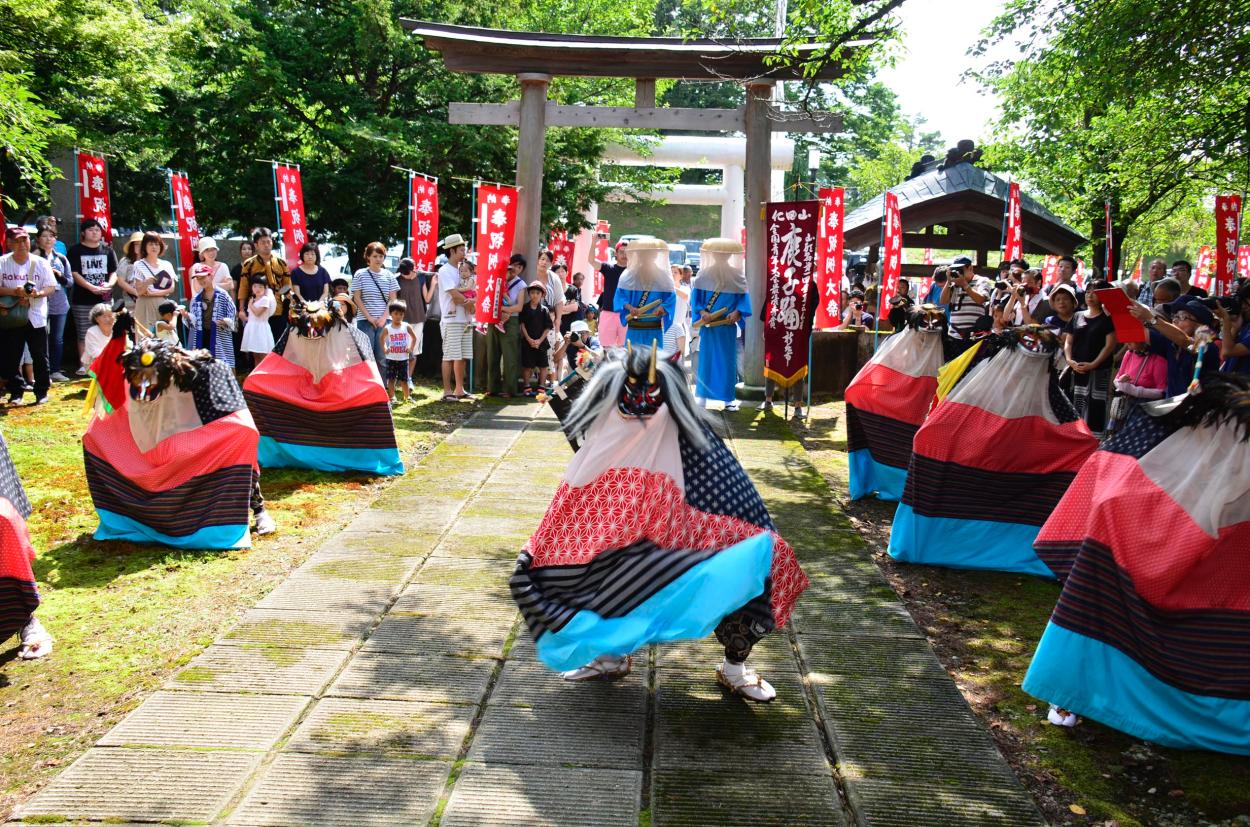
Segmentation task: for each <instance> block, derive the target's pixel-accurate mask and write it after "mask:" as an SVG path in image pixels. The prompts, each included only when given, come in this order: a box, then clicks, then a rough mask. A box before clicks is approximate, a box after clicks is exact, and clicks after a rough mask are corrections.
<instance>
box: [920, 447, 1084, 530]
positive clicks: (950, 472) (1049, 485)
mask: <svg viewBox="0 0 1250 827" xmlns="http://www.w3.org/2000/svg"><path fill="white" fill-rule="evenodd" d="M1003 450H1007V451H1009V450H1011V448H1010V446H1004V448H1003ZM1075 478H1076V474H1074V473H1072V472H1069V471H1055V472H1053V473H1050V474H1025V473H1019V472H1017V473H1008V472H1006V471H985V470H982V469H980V468H969V467H968V466H966V465H958V464H956V463H953V462H942V461H940V460H936V459H930V458H929V457H924V456H921V455H920V454H913V455H912V459H911V465H910V467H909V469H908V472H907V484H906V485H905V486H903V502H905V503H907V504H908V505H910V506H911V507H912V509H913V510H914V511H915V512H916V513H917V514H923V515H924V516H926V517H952V518H955V519H958V520H989V521H992V522H997V523H1017V524H1021V525H1036V526H1040V525H1042V523H1044V522H1046V518H1047V517H1049V516H1050V513H1051V512H1052V511H1054V509H1055V505H1056V504H1057V503H1058V502H1059V499H1060V497H1062V496H1063V494H1064V492H1065V491H1067V490H1068V486H1069V485H1071V484H1072V480H1073V479H1075Z"/></svg>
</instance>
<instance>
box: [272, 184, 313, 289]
mask: <svg viewBox="0 0 1250 827" xmlns="http://www.w3.org/2000/svg"><path fill="white" fill-rule="evenodd" d="M274 186H276V187H277V192H275V193H274V195H275V196H276V197H277V199H278V216H279V219H280V220H281V221H282V249H283V251H284V252H285V253H286V263H287V266H288V267H290V268H291V269H292V270H294V269H295V268H296V267H298V266H299V248H300V247H303V246H304V244H305V243H306V242H307V241H308V216H307V215H305V213H304V183H303V181H302V179H301V178H300V172H299V167H291V166H287V165H285V164H277V165H275V166H274Z"/></svg>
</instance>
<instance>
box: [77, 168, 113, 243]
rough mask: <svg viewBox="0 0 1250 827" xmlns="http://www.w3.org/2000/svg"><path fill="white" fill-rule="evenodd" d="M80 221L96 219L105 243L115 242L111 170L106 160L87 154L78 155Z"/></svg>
mask: <svg viewBox="0 0 1250 827" xmlns="http://www.w3.org/2000/svg"><path fill="white" fill-rule="evenodd" d="M77 155H78V157H77V159H76V161H75V164H76V165H77V169H78V186H79V191H78V193H79V199H78V221H79V223H81V222H83V221H86V220H87V219H90V218H94V219H95V220H96V221H99V222H100V228H101V229H102V230H103V231H104V234H103V237H104V241H105V243H112V241H113V212H112V208H111V207H110V204H109V168H108V164H107V163H106V162H105V160H104V158H102V157H101V156H99V155H91V154H88V153H86V152H79V153H77Z"/></svg>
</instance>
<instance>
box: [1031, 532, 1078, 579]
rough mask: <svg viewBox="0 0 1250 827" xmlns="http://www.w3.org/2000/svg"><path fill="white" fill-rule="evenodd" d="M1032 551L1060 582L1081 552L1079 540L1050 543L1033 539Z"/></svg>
mask: <svg viewBox="0 0 1250 827" xmlns="http://www.w3.org/2000/svg"><path fill="white" fill-rule="evenodd" d="M1033 551H1034V552H1035V553H1036V554H1037V556H1038V558H1040V559H1041V561H1042V562H1043V563H1045V564H1046V566H1047V567H1048V568H1049V569H1050V570H1051V572H1052V573H1054V575H1055V578H1056V579H1058V580H1059V582H1060V583H1062V582H1063V580H1064V578H1065V577H1067V576H1068V572H1070V571H1072V566H1073V564H1075V563H1076V556H1077V555H1078V554H1080V553H1081V543H1080V541H1077V542H1072V541H1069V540H1063V541H1058V542H1051V543H1043V542H1041V541H1034V543H1033Z"/></svg>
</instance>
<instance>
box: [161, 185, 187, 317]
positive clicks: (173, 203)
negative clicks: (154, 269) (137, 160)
mask: <svg viewBox="0 0 1250 827" xmlns="http://www.w3.org/2000/svg"><path fill="white" fill-rule="evenodd" d="M165 182H166V183H167V184H168V185H169V216H170V220H171V221H172V222H173V225H174V272H176V273H179V274H182V271H183V264H182V249H181V248H182V245H181V244H179V243H178V242H179V241H181V240H182V233H180V232H179V231H178V199H176V198H175V197H174V171H173V170H172V169H169V168H166V169H165ZM175 281H176V282H177V284H178V297H179V298H182V281H183V279H182V278H178V279H175Z"/></svg>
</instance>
